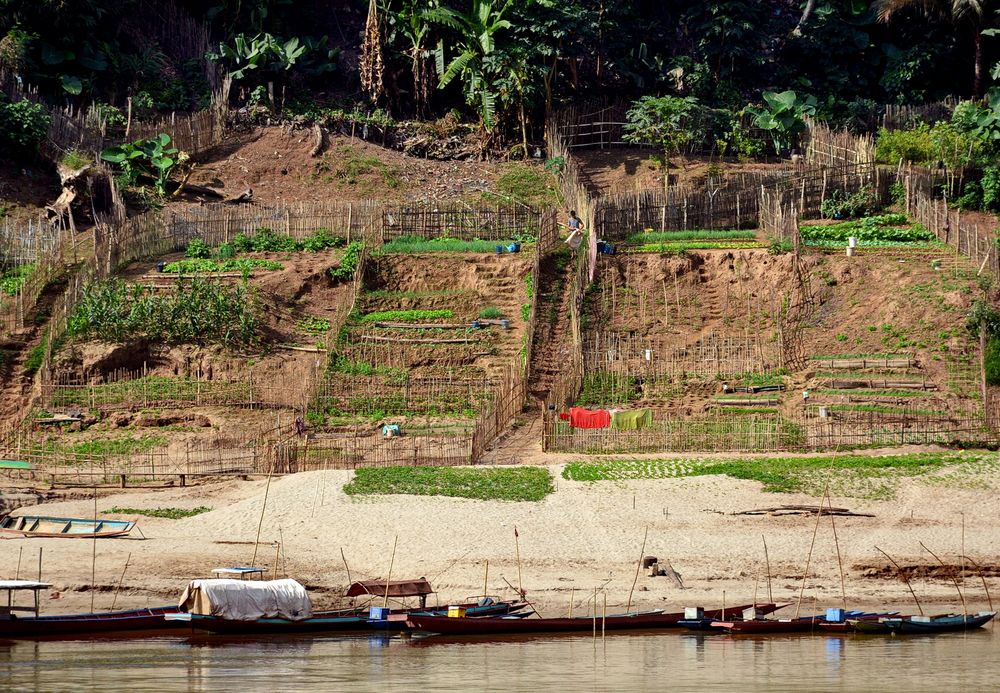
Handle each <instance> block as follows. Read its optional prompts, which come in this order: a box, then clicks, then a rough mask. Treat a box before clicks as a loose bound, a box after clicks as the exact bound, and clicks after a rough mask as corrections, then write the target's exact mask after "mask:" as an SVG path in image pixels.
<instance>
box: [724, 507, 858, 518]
mask: <svg viewBox="0 0 1000 693" xmlns="http://www.w3.org/2000/svg"><path fill="white" fill-rule="evenodd" d="M816 513H819V514H820V515H837V516H841V517H875V516H874V515H872V514H869V513H856V512H854V511H852V510H850V509H848V508H830V507H826V506H819V505H779V506H777V507H775V508H754V509H752V510H740V511H738V512H732V513H729V514H730V515H776V516H781V515H815V514H816Z"/></svg>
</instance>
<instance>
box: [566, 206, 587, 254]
mask: <svg viewBox="0 0 1000 693" xmlns="http://www.w3.org/2000/svg"><path fill="white" fill-rule="evenodd" d="M566 228H568V229H569V236H567V237H566V244H567V245H569V247H570V248H572V249H573V250H576V249H577V248H579V247H580V243H582V242H583V230H584V229H583V221H582V220H581V219H580V217H578V216H577V215H576V210H575V209H571V210H570V211H569V219H567V220H566Z"/></svg>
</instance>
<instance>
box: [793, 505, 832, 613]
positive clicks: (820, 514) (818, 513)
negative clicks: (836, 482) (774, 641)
mask: <svg viewBox="0 0 1000 693" xmlns="http://www.w3.org/2000/svg"><path fill="white" fill-rule="evenodd" d="M827 490H828V488H825V489H823V498H821V499H820V502H819V510H817V511H816V526H815V527H813V536H812V541H811V542H810V543H809V554H808V555H807V556H806V569H805V570H804V571H803V572H802V586H801V587H800V588H799V600H798V602H797V603H796V604H795V618H798V617H799V612H800V611H801V609H802V596H803V595H804V594H805V591H806V578H808V577H809V565H810V564H811V563H812V554H813V548H814V547H815V546H816V534H817V533H818V532H819V521H820V518H822V517H823V501H825V500H826V498H827Z"/></svg>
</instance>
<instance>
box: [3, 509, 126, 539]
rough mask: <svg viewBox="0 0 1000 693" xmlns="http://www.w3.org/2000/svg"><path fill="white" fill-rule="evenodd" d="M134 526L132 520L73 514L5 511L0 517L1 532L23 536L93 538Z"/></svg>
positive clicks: (123, 533) (122, 532) (119, 533)
mask: <svg viewBox="0 0 1000 693" xmlns="http://www.w3.org/2000/svg"><path fill="white" fill-rule="evenodd" d="M133 527H135V521H134V520H103V519H100V518H98V519H96V520H93V519H91V520H84V519H79V518H73V517H45V516H42V515H16V516H15V515H7V516H6V517H4V518H3V519H0V533H3V534H15V535H18V536H22V537H64V538H72V539H93V538H95V537H96V538H99V539H100V538H110V537H124V536H126V535H128V534H129V532H131V531H132V528H133Z"/></svg>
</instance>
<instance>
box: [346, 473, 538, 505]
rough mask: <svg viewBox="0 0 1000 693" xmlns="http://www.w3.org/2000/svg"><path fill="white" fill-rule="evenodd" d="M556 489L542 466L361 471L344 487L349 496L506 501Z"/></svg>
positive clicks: (534, 496)
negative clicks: (392, 495) (432, 497)
mask: <svg viewBox="0 0 1000 693" xmlns="http://www.w3.org/2000/svg"><path fill="white" fill-rule="evenodd" d="M553 490H554V488H553V486H552V475H551V474H549V471H548V470H547V469H544V468H541V467H507V468H495V469H485V468H478V469H476V468H465V467H382V468H378V469H358V470H357V471H356V472H355V473H354V479H352V480H351V481H350V483H348V484H347V485H346V486H344V493H346V494H348V495H350V496H360V495H388V494H405V495H415V496H450V497H454V498H474V499H477V500H504V501H540V500H542V499H544V498H545V496H547V495H548V494H550V493H552V491H553Z"/></svg>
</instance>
